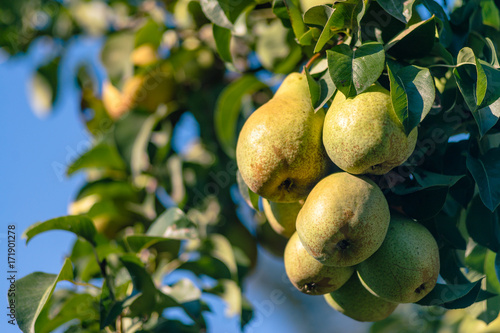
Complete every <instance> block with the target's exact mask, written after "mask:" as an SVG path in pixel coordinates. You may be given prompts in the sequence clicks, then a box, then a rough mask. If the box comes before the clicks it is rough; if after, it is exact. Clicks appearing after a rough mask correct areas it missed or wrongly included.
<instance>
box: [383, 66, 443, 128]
mask: <svg viewBox="0 0 500 333" xmlns="http://www.w3.org/2000/svg"><path fill="white" fill-rule="evenodd" d="M387 72H388V73H389V79H390V85H391V101H392V106H393V107H394V111H395V112H396V115H397V117H398V119H399V121H400V122H401V123H402V124H403V127H404V129H405V132H406V134H407V135H408V134H409V133H410V132H411V131H412V130H413V129H414V128H415V127H417V126H418V124H419V123H420V122H421V121H422V120H423V119H424V118H425V116H426V115H427V113H429V111H430V110H431V108H432V104H433V103H434V98H435V96H436V91H435V88H434V80H433V77H432V75H431V72H430V71H429V69H427V68H420V67H417V66H406V67H403V68H401V69H399V70H397V71H394V72H393V71H392V70H391V68H390V66H389V65H388V66H387Z"/></svg>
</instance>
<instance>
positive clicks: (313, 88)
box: [305, 68, 320, 105]
mask: <svg viewBox="0 0 500 333" xmlns="http://www.w3.org/2000/svg"><path fill="white" fill-rule="evenodd" d="M305 73H306V77H307V83H308V85H309V92H310V94H311V102H312V105H316V103H317V102H318V100H319V97H320V86H319V85H318V83H317V82H316V81H315V80H314V79H313V77H312V76H311V74H309V70H308V69H307V68H306V69H305Z"/></svg>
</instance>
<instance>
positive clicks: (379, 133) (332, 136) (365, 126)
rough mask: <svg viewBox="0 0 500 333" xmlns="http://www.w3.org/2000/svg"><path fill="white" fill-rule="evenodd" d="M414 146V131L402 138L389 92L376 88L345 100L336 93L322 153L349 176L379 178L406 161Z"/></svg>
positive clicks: (372, 87)
mask: <svg viewBox="0 0 500 333" xmlns="http://www.w3.org/2000/svg"><path fill="white" fill-rule="evenodd" d="M416 142H417V128H414V129H413V130H412V131H411V132H410V134H409V135H408V136H406V134H405V131H404V128H403V125H402V124H401V123H400V122H399V120H398V118H397V116H396V113H395V112H394V108H393V107H392V102H391V97H390V95H389V91H388V90H387V89H385V88H383V87H381V86H380V85H372V86H371V87H369V88H368V89H367V90H366V91H365V92H363V93H361V94H359V95H357V96H355V97H353V98H348V99H346V98H345V96H344V94H342V93H341V92H337V94H336V96H335V98H334V100H333V102H332V105H331V106H330V109H329V110H328V113H327V115H326V118H325V125H324V129H323V143H324V145H325V148H326V152H327V153H328V156H330V159H331V160H332V161H333V163H335V164H336V165H337V166H338V167H339V168H341V169H342V170H344V171H347V172H349V173H352V174H365V173H370V174H374V175H383V174H385V173H387V172H389V171H390V170H391V169H393V168H394V167H396V166H398V165H400V164H402V163H403V162H404V161H406V159H408V157H409V156H410V155H411V154H412V152H413V150H414V149H415V144H416Z"/></svg>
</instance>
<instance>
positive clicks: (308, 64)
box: [302, 53, 321, 74]
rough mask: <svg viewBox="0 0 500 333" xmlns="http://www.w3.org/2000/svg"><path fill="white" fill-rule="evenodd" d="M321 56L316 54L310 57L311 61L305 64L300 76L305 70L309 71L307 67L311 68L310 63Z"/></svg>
mask: <svg viewBox="0 0 500 333" xmlns="http://www.w3.org/2000/svg"><path fill="white" fill-rule="evenodd" d="M320 55H321V53H316V54H315V55H313V56H312V57H311V59H309V61H308V62H307V63H306V64H305V66H304V68H302V74H304V73H305V72H306V69H309V67H311V65H312V63H313V62H314V61H315V60H316V59H318V58H319V56H320Z"/></svg>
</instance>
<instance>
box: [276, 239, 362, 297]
mask: <svg viewBox="0 0 500 333" xmlns="http://www.w3.org/2000/svg"><path fill="white" fill-rule="evenodd" d="M284 261H285V270H286V274H287V275H288V278H289V279H290V282H292V284H293V285H294V286H295V288H297V289H298V290H299V291H301V292H303V293H304V294H309V295H324V294H326V293H329V292H332V291H335V290H337V289H339V288H340V287H341V286H342V285H343V284H344V283H346V282H347V280H349V278H350V277H351V275H352V274H353V272H354V267H332V266H325V265H323V264H322V263H320V262H319V261H317V260H316V259H314V258H313V257H311V255H310V254H309V253H307V251H306V249H305V248H304V246H303V245H302V243H301V242H300V239H299V236H298V235H297V233H294V234H293V236H292V237H291V238H290V240H289V241H288V244H287V245H286V248H285V255H284Z"/></svg>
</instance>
